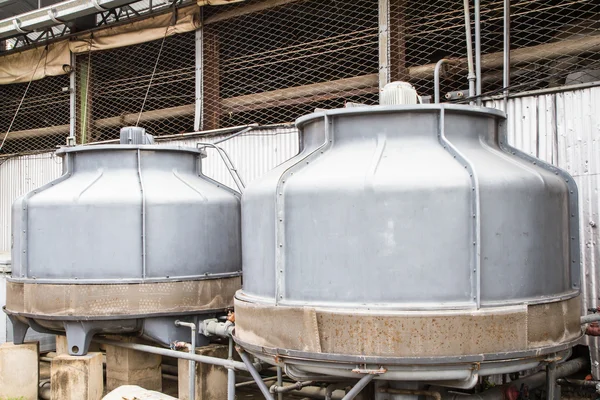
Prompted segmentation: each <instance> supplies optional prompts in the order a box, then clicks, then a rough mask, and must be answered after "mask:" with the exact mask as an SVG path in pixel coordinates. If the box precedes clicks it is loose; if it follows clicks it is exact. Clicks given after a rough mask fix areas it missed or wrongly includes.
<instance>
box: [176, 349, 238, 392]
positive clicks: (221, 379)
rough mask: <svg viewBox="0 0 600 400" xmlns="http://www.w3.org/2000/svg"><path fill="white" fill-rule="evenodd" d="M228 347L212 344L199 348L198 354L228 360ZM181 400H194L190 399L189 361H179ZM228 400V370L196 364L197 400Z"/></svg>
mask: <svg viewBox="0 0 600 400" xmlns="http://www.w3.org/2000/svg"><path fill="white" fill-rule="evenodd" d="M227 353H228V346H224V345H216V344H211V345H208V346H204V347H198V348H197V349H196V354H200V355H204V356H209V357H219V358H227ZM178 368H179V379H178V381H179V384H178V386H179V399H180V400H193V399H190V398H189V397H190V396H189V389H188V388H189V386H188V382H189V361H188V360H181V359H180V360H178ZM226 398H227V369H226V368H224V367H219V366H216V365H209V364H199V363H196V399H202V400H223V399H226Z"/></svg>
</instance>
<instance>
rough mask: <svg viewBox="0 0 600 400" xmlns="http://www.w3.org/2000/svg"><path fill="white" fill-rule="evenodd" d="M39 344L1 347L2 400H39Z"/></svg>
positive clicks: (31, 343) (4, 344)
mask: <svg viewBox="0 0 600 400" xmlns="http://www.w3.org/2000/svg"><path fill="white" fill-rule="evenodd" d="M38 355H39V343H38V342H30V343H23V344H19V345H15V344H13V343H11V342H9V343H3V344H2V345H0V399H13V398H14V399H22V400H37V398H38V381H39V361H38Z"/></svg>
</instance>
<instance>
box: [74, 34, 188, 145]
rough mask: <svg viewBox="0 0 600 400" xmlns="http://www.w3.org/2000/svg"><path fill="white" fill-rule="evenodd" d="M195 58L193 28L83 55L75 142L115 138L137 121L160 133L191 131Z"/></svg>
mask: <svg viewBox="0 0 600 400" xmlns="http://www.w3.org/2000/svg"><path fill="white" fill-rule="evenodd" d="M159 52H160V57H159ZM194 59H195V55H194V32H190V33H185V34H181V35H175V36H170V37H167V38H165V39H164V40H163V39H160V40H155V41H152V42H147V43H142V44H138V45H135V46H129V47H123V48H119V49H114V50H106V51H93V52H91V53H89V52H88V53H85V54H82V55H79V56H78V57H77V60H76V70H77V73H76V86H77V88H78V90H77V100H76V101H77V107H76V108H77V118H76V121H77V124H76V126H77V143H90V142H97V141H103V140H110V139H114V138H116V137H118V134H119V128H120V127H122V126H126V125H136V124H139V126H142V127H144V128H146V129H147V130H148V132H150V133H152V134H154V135H157V136H161V135H166V134H175V133H182V132H191V131H192V130H193V127H194V101H195V94H194V93H195V85H194V82H195V70H194V69H195V63H194ZM157 60H158V61H157ZM155 67H156V69H155Z"/></svg>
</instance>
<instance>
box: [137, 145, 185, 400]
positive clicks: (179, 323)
mask: <svg viewBox="0 0 600 400" xmlns="http://www.w3.org/2000/svg"><path fill="white" fill-rule="evenodd" d="M138 151H139V150H138ZM175 326H186V327H188V328H190V331H191V340H190V343H191V346H190V355H196V324H194V323H191V322H182V321H179V320H177V321H175ZM188 379H189V382H188V390H189V400H196V361H193V360H190V365H189V374H188Z"/></svg>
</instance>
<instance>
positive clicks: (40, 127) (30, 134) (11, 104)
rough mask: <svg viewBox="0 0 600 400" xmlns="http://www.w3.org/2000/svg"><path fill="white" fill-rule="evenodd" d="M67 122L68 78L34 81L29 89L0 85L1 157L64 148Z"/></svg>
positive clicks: (67, 129)
mask: <svg viewBox="0 0 600 400" xmlns="http://www.w3.org/2000/svg"><path fill="white" fill-rule="evenodd" d="M24 95H25V96H24ZM17 109H18V110H19V112H18V113H17ZM69 118H70V113H69V76H67V75H63V76H53V77H47V78H45V79H41V80H38V81H33V82H31V85H29V88H28V83H16V84H11V85H0V143H1V142H2V141H3V140H4V138H5V137H6V141H5V142H4V145H3V146H2V149H0V156H2V155H5V154H15V153H30V152H39V151H44V150H53V149H55V148H56V146H58V145H61V144H65V138H66V136H67V135H68V134H69ZM13 119H14V122H13ZM11 124H12V126H11ZM9 127H10V133H9V134H8V136H7V135H6V133H7V132H8V130H9Z"/></svg>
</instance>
